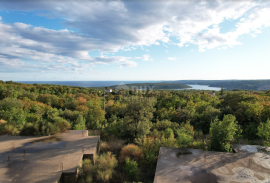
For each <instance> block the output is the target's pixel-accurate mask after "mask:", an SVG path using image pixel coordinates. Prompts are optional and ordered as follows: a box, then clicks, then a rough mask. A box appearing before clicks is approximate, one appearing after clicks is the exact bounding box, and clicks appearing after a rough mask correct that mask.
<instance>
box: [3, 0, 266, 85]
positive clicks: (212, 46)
mask: <svg viewBox="0 0 270 183" xmlns="http://www.w3.org/2000/svg"><path fill="white" fill-rule="evenodd" d="M269 26H270V3H269V2H268V1H248V0H245V1H237V2H234V1H215V0H208V1H199V0H195V1H180V0H177V1H173V0H171V1H162V0H160V1H147V2H146V1H129V0H125V1H120V0H119V1H112V0H108V1H85V0H79V1H72V0H68V1H62V0H56V1H42V0H41V1H29V0H27V1H23V0H21V1H17V0H3V1H1V2H0V80H14V81H90V80H133V81H134V80H181V79H270V77H269V74H268V73H269V71H268V70H269V68H270V62H269V61H270V51H269V48H270V41H269V40H270V31H269Z"/></svg>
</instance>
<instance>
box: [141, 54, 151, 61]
mask: <svg viewBox="0 0 270 183" xmlns="http://www.w3.org/2000/svg"><path fill="white" fill-rule="evenodd" d="M142 60H143V61H153V59H152V58H151V57H150V55H143V56H142Z"/></svg>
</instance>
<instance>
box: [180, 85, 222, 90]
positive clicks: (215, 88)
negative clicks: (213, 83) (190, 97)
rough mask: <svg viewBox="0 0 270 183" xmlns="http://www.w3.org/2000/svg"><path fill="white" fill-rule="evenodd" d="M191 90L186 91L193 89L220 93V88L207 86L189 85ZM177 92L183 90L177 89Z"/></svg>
mask: <svg viewBox="0 0 270 183" xmlns="http://www.w3.org/2000/svg"><path fill="white" fill-rule="evenodd" d="M187 85H189V86H191V87H192V88H188V89H195V90H213V91H220V90H221V87H210V86H209V85H190V84H187ZM178 90H184V89H178Z"/></svg>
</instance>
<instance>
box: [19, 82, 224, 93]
mask: <svg viewBox="0 0 270 183" xmlns="http://www.w3.org/2000/svg"><path fill="white" fill-rule="evenodd" d="M15 82H19V83H26V84H34V83H38V84H55V85H67V86H79V87H107V86H114V85H119V84H121V85H122V84H132V83H160V82H166V81H161V80H160V81H153V80H151V81H15ZM167 82H169V81H167ZM187 85H189V86H191V87H192V88H187V89H196V90H213V91H219V90H220V89H221V88H220V87H210V86H209V85H192V84H187ZM176 90H183V89H177V88H176Z"/></svg>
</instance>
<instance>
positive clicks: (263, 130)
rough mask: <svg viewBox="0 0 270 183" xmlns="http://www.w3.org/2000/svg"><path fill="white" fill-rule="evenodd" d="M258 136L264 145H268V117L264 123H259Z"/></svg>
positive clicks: (269, 133)
mask: <svg viewBox="0 0 270 183" xmlns="http://www.w3.org/2000/svg"><path fill="white" fill-rule="evenodd" d="M258 136H260V137H261V138H263V139H264V140H265V142H264V145H265V146H269V145H270V120H269V119H268V120H267V121H266V123H260V126H259V127H258Z"/></svg>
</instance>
